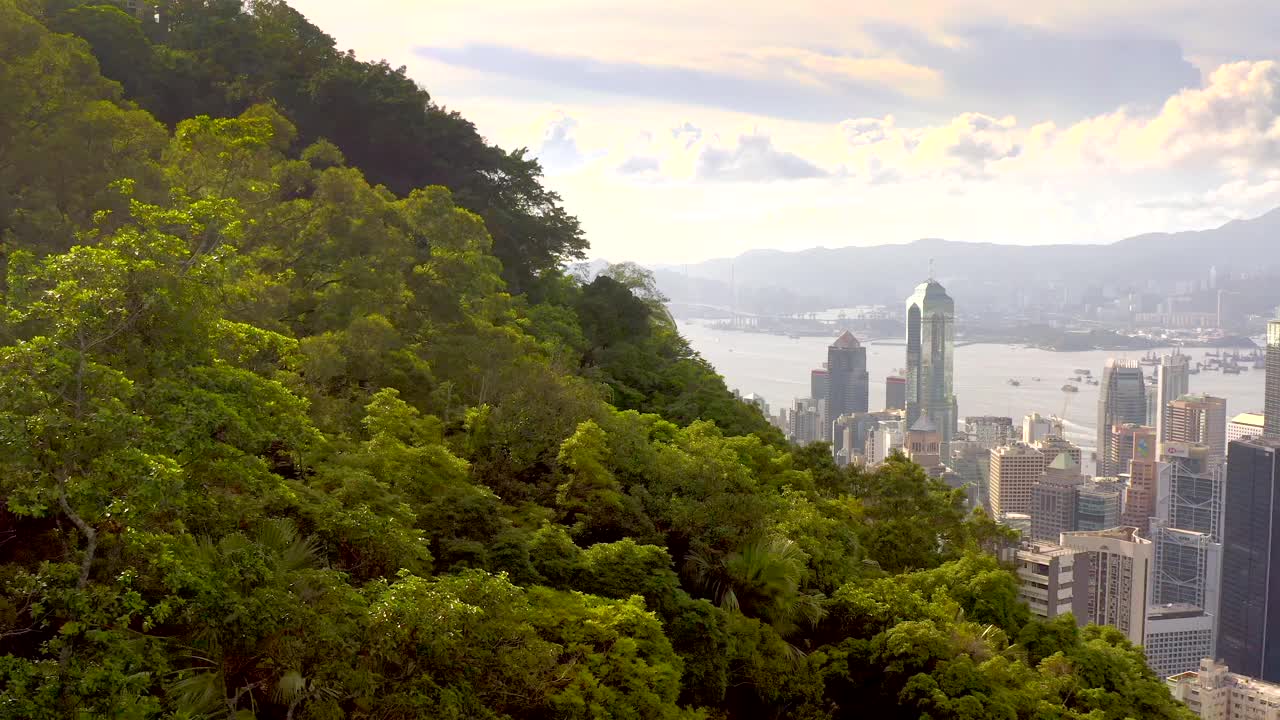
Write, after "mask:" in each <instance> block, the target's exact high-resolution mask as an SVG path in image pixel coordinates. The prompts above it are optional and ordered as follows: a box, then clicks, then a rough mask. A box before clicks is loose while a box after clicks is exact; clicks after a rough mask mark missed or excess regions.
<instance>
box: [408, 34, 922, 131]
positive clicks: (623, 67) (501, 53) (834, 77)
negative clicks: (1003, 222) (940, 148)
mask: <svg viewBox="0 0 1280 720" xmlns="http://www.w3.org/2000/svg"><path fill="white" fill-rule="evenodd" d="M415 52H416V54H417V55H419V56H420V57H423V58H426V59H429V60H435V61H437V62H442V63H446V64H449V65H453V66H455V67H460V68H465V69H469V70H477V71H481V72H485V73H490V74H493V75H496V76H500V77H506V78H509V79H517V80H520V81H521V83H520V84H521V85H527V84H528V83H529V82H534V83H540V84H543V85H549V86H554V87H558V88H561V89H562V90H567V91H573V92H582V93H591V94H605V95H613V96H621V97H629V98H645V99H650V100H659V101H663V102H672V103H683V104H688V105H694V106H704V107H714V108H722V109H726V110H732V111H736V112H745V113H753V114H757V115H765V116H769V117H784V118H795V119H801V120H810V121H827V122H832V121H836V120H839V119H841V118H843V117H847V116H848V114H849V110H850V108H854V107H860V108H865V109H867V110H871V111H874V112H888V111H889V110H890V109H892V108H893V107H896V106H900V105H903V104H904V103H908V102H909V92H915V91H919V90H920V89H921V88H922V87H929V86H934V85H936V80H935V79H931V78H934V75H935V74H934V73H933V71H931V70H929V69H927V68H908V67H907V66H906V65H905V64H903V63H898V62H896V61H893V60H891V59H887V58H857V57H850V56H840V55H834V54H824V53H819V52H816V51H809V50H800V49H791V48H770V49H765V50H753V51H748V52H734V53H727V54H723V55H719V56H716V57H715V58H713V59H711V60H709V61H703V62H692V61H691V62H689V63H688V64H684V65H679V64H647V63H641V62H627V61H604V60H598V59H594V58H591V57H585V56H574V55H561V54H554V53H546V52H537V51H533V50H526V49H521V48H516V47H507V46H497V45H485V44H472V45H463V46H461V47H435V46H431V47H418V48H416V50H415ZM935 89H936V88H935Z"/></svg>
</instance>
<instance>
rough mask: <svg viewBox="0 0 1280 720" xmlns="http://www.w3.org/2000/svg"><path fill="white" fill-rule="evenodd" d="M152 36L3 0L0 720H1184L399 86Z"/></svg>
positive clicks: (263, 11) (318, 56)
mask: <svg viewBox="0 0 1280 720" xmlns="http://www.w3.org/2000/svg"><path fill="white" fill-rule="evenodd" d="M159 8H160V12H159V14H158V15H157V16H156V17H151V18H147V19H146V20H144V21H139V20H138V19H136V18H133V17H131V16H129V15H127V14H125V13H123V12H121V11H120V10H119V9H118V8H116V7H111V6H109V5H98V4H91V3H78V2H70V1H69V0H50V1H49V2H47V3H45V4H43V5H42V4H39V3H36V2H33V1H32V0H0V232H2V233H3V235H2V240H3V250H4V259H5V265H4V268H3V270H4V277H3V286H0V495H2V496H3V498H4V503H3V506H2V507H0V717H4V718H10V717H12V718H37V719H44V718H48V719H52V718H66V717H111V718H123V719H129V720H142V719H149V718H254V717H256V718H315V719H327V718H370V719H372V718H384V719H390V718H405V719H408V718H420V717H439V718H458V719H462V718H495V719H496V718H548V719H550V718H593V719H601V720H603V719H605V718H637V719H640V718H655V719H657V718H672V719H674V718H705V719H710V718H811V719H813V720H819V719H823V718H839V717H885V718H898V717H901V718H919V717H929V718H989V717H1007V718H1028V719H1030V718H1063V719H1067V718H1080V719H1085V718H1088V719H1089V720H1098V719H1103V718H1105V719H1111V718H1114V719H1115V720H1121V719H1123V718H1185V717H1189V716H1188V715H1187V713H1186V711H1185V710H1184V709H1181V708H1180V707H1179V706H1177V705H1176V704H1175V703H1174V702H1173V701H1172V700H1171V699H1170V697H1169V695H1168V694H1167V692H1166V691H1165V690H1164V688H1163V686H1162V684H1161V683H1160V682H1159V681H1158V680H1157V678H1155V677H1154V676H1153V675H1152V673H1151V672H1150V671H1149V670H1148V669H1147V668H1146V666H1145V663H1144V661H1143V658H1142V655H1141V652H1140V650H1139V649H1137V648H1134V647H1132V646H1130V645H1129V644H1128V642H1127V641H1125V639H1124V638H1123V636H1122V635H1120V634H1119V633H1118V632H1116V631H1114V630H1111V629H1102V628H1095V627H1089V628H1085V629H1083V630H1078V629H1077V628H1076V627H1075V624H1074V622H1072V621H1071V620H1070V618H1067V619H1065V620H1064V619H1059V620H1055V621H1054V622H1051V623H1043V622H1039V621H1035V620H1032V619H1030V618H1029V616H1028V612H1027V609H1026V607H1025V606H1024V605H1022V604H1021V603H1020V602H1019V601H1018V599H1017V593H1016V585H1015V579H1014V577H1013V575H1012V574H1011V573H1010V572H1009V571H1008V570H1007V569H1006V568H1003V567H1001V566H1000V565H999V564H998V563H997V562H996V560H995V559H993V558H992V557H991V556H989V555H987V554H985V553H984V552H983V550H984V548H986V547H988V546H990V545H991V544H992V539H993V538H994V537H998V536H999V531H998V530H996V529H995V528H993V527H992V525H991V523H990V522H989V521H987V520H986V519H985V518H984V517H982V516H981V515H968V514H966V513H965V512H964V509H963V498H962V497H961V496H960V495H958V494H957V493H955V492H953V491H951V490H950V489H948V488H947V487H946V486H945V485H943V484H941V483H940V482H938V481H935V480H933V479H931V478H929V477H928V476H927V475H926V474H925V473H924V472H923V471H922V470H921V469H920V468H919V467H917V466H915V465H913V464H911V463H910V462H908V461H906V460H905V459H902V458H894V459H892V460H891V461H890V462H888V463H886V464H885V465H884V466H882V467H881V468H879V469H877V470H875V471H874V472H860V471H857V470H846V469H841V468H837V467H836V466H835V465H834V464H833V463H832V462H831V459H830V456H829V454H827V453H825V452H824V450H823V449H822V448H792V447H788V446H786V445H785V444H784V443H783V442H782V440H781V438H780V436H779V435H778V434H777V433H776V431H773V430H772V429H771V428H769V427H768V426H767V424H766V423H765V421H764V418H763V417H762V416H761V415H760V414H759V413H758V411H756V410H755V408H753V407H752V406H749V405H747V404H745V403H742V402H739V401H738V400H736V399H735V398H734V397H733V396H732V395H731V394H730V393H729V392H728V391H727V390H726V388H725V386H724V383H723V381H722V380H721V379H720V378H719V377H717V376H716V375H715V373H714V371H713V370H712V369H711V368H710V367H709V366H708V365H707V364H706V363H705V362H703V361H702V360H701V359H700V358H699V357H698V356H697V355H696V354H695V353H693V352H692V351H691V350H690V349H689V347H688V345H687V344H686V343H685V342H684V341H683V339H681V338H680V336H679V334H678V333H677V332H676V328H675V326H674V323H672V321H671V319H670V318H669V317H668V316H667V314H666V312H665V310H664V309H663V306H662V302H661V298H660V297H658V296H657V294H656V293H655V292H654V290H653V287H652V282H651V279H649V278H648V277H647V276H646V274H645V273H644V272H643V271H641V270H639V269H638V268H634V267H630V266H620V267H615V268H612V269H610V271H609V272H607V273H606V274H604V275H602V276H601V277H598V278H591V279H587V280H583V281H580V280H576V279H574V278H571V277H568V276H566V275H564V274H562V273H560V272H559V271H558V270H557V269H556V265H557V263H558V262H559V261H560V260H561V259H563V258H565V257H568V256H572V255H573V254H574V253H575V252H577V251H578V250H580V249H581V247H582V245H581V237H580V235H579V234H578V231H577V226H576V223H575V222H574V221H573V220H572V218H569V217H568V216H566V215H564V214H563V211H562V210H560V209H559V206H558V202H557V201H556V199H555V198H554V196H553V195H551V194H550V193H547V192H546V191H545V190H543V189H542V188H541V185H540V184H539V181H538V173H537V168H536V164H533V163H531V161H529V160H527V159H525V158H524V157H523V155H521V154H520V153H512V154H508V153H504V152H503V151H501V150H498V149H496V148H492V147H490V146H488V145H486V144H485V143H483V142H482V141H481V140H480V139H479V138H478V136H477V135H476V134H475V132H474V129H472V128H471V126H470V125H468V124H466V123H465V121H463V120H462V119H461V118H458V117H456V116H452V115H449V114H447V113H445V112H443V111H442V110H440V109H438V108H436V107H434V106H432V105H431V104H430V102H429V99H428V98H427V96H426V94H425V92H423V91H421V90H420V89H418V88H417V87H416V86H415V85H414V84H413V83H412V82H410V81H409V80H408V79H407V78H405V76H404V74H403V72H402V71H395V70H391V69H390V68H387V67H385V66H382V65H376V64H368V63H362V62H360V61H357V60H356V59H355V58H354V57H352V56H351V55H350V54H344V53H339V52H337V51H336V50H335V49H334V47H333V43H332V41H331V40H329V39H328V38H327V37H326V36H324V35H323V33H320V32H319V31H318V30H316V29H315V28H314V27H312V26H310V25H308V24H307V23H306V22H305V21H304V20H303V19H302V18H301V16H299V15H298V14H297V13H295V12H293V11H292V10H291V9H289V8H288V7H287V6H286V5H284V4H283V3H280V2H268V1H265V0H263V1H259V2H255V3H252V4H251V6H250V8H249V11H245V10H244V9H242V7H241V3H239V2H231V1H230V0H214V1H212V2H205V1H201V2H196V1H190V2H188V1H187V0H171V1H168V2H162V3H160V4H159ZM157 17H158V20H157ZM99 68H101V70H102V72H105V73H106V74H107V77H108V78H110V79H107V78H104V77H103V75H102V74H101V73H100V70H99ZM112 80H115V81H118V82H112ZM337 106H341V107H343V111H342V112H334V111H333V109H334V108H335V107H337ZM156 118H159V119H158V120H157V119H156ZM384 143H385V144H384ZM535 279H536V282H533V281H534V280H535ZM512 282H517V283H526V284H525V285H524V286H523V287H522V288H521V289H523V290H525V291H526V292H523V293H513V292H512V290H513V285H512ZM534 289H536V292H533V290H534Z"/></svg>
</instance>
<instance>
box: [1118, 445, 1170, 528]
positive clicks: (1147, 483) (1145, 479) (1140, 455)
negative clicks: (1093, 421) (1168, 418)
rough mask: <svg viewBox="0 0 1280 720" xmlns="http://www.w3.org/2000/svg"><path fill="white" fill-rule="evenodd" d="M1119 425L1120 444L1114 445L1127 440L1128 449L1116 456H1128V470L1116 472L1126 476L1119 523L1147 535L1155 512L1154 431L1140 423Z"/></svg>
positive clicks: (1157, 459)
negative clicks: (1121, 432)
mask: <svg viewBox="0 0 1280 720" xmlns="http://www.w3.org/2000/svg"><path fill="white" fill-rule="evenodd" d="M1123 427H1126V428H1127V432H1126V433H1124V434H1122V435H1121V436H1120V437H1119V438H1118V439H1117V440H1116V442H1117V443H1120V444H1119V445H1117V447H1118V448H1123V447H1124V444H1125V443H1127V447H1128V449H1127V450H1126V451H1125V452H1123V453H1118V454H1117V455H1123V456H1124V457H1127V458H1128V471H1127V472H1125V471H1121V473H1120V474H1121V476H1122V477H1126V476H1127V477H1128V478H1129V485H1128V487H1126V488H1125V492H1124V514H1123V515H1122V516H1121V522H1122V523H1123V524H1124V525H1126V526H1129V527H1136V528H1138V534H1139V535H1142V536H1143V537H1147V532H1148V523H1149V522H1150V520H1151V518H1153V517H1155V514H1156V490H1157V488H1156V479H1157V475H1158V470H1159V464H1160V463H1159V459H1160V458H1159V455H1158V454H1157V452H1156V430H1155V428H1153V427H1147V426H1142V425H1128V426H1123Z"/></svg>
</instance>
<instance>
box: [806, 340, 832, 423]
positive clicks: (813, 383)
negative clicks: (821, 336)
mask: <svg viewBox="0 0 1280 720" xmlns="http://www.w3.org/2000/svg"><path fill="white" fill-rule="evenodd" d="M828 353H830V351H828ZM830 396H831V373H830V372H828V371H827V368H826V367H825V366H824V367H820V368H814V369H812V370H810V371H809V397H811V398H813V399H814V400H826V399H827V398H828V397H830ZM832 419H834V418H832Z"/></svg>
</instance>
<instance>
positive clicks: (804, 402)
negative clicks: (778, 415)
mask: <svg viewBox="0 0 1280 720" xmlns="http://www.w3.org/2000/svg"><path fill="white" fill-rule="evenodd" d="M822 404H825V403H822ZM787 419H788V421H789V422H788V427H787V436H788V438H789V439H790V440H791V441H792V442H794V443H799V444H801V445H808V444H809V443H815V442H818V441H819V440H821V439H822V435H823V433H822V409H821V407H820V404H819V403H818V402H815V401H814V399H813V398H796V401H795V405H794V406H793V407H792V408H791V412H789V413H788V414H787Z"/></svg>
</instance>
